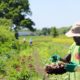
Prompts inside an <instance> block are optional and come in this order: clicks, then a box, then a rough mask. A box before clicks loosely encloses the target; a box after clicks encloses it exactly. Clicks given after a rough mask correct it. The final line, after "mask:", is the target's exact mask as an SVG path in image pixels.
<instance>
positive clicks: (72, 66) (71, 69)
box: [65, 62, 77, 72]
mask: <svg viewBox="0 0 80 80" xmlns="http://www.w3.org/2000/svg"><path fill="white" fill-rule="evenodd" d="M76 66H77V64H76V63H73V62H70V63H68V64H65V69H66V71H68V72H74V70H75V67H76Z"/></svg>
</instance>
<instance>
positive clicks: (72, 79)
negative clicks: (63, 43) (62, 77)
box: [65, 22, 80, 80]
mask: <svg viewBox="0 0 80 80" xmlns="http://www.w3.org/2000/svg"><path fill="white" fill-rule="evenodd" d="M65 35H66V36H67V37H72V38H73V40H74V43H73V44H72V45H71V47H70V49H69V52H68V53H71V62H74V63H76V64H78V65H80V22H77V23H75V24H74V25H73V26H72V27H71V29H70V30H69V31H68V32H67V33H66V34H65ZM79 79H80V72H74V73H70V74H69V80H79Z"/></svg>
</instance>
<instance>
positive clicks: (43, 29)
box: [41, 27, 50, 35]
mask: <svg viewBox="0 0 80 80" xmlns="http://www.w3.org/2000/svg"><path fill="white" fill-rule="evenodd" d="M41 32H42V34H43V35H49V34H50V29H49V28H46V27H44V28H42V30H41Z"/></svg>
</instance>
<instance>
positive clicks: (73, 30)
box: [65, 22, 80, 45]
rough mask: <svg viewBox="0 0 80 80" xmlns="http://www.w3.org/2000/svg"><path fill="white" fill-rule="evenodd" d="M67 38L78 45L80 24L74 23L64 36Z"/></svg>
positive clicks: (79, 43)
mask: <svg viewBox="0 0 80 80" xmlns="http://www.w3.org/2000/svg"><path fill="white" fill-rule="evenodd" d="M65 35H66V36H67V37H73V39H74V41H75V42H76V44H77V45H80V22H77V23H75V24H74V25H73V26H72V28H71V29H70V30H69V31H68V32H67V33H66V34H65Z"/></svg>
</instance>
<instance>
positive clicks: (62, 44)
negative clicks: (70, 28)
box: [20, 36, 73, 80]
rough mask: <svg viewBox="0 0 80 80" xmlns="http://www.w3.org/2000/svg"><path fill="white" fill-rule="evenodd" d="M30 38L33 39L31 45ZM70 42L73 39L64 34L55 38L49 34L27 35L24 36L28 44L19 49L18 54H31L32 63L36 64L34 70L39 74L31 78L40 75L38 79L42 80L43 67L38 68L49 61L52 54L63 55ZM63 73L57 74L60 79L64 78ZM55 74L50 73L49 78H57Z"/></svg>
mask: <svg viewBox="0 0 80 80" xmlns="http://www.w3.org/2000/svg"><path fill="white" fill-rule="evenodd" d="M30 38H32V40H33V44H32V46H29V39H30ZM22 39H23V38H22V37H21V38H20V43H21V42H22ZM72 43H73V39H72V38H67V37H65V36H59V37H56V38H53V37H50V36H28V37H27V38H26V45H28V46H26V49H24V50H21V52H20V55H21V56H22V55H26V56H29V55H31V56H32V58H33V59H34V65H36V68H38V69H36V72H37V73H38V75H39V76H36V77H35V79H33V80H39V79H40V77H41V79H40V80H42V75H44V74H43V73H44V72H43V71H42V70H43V69H41V70H39V69H40V68H39V67H41V68H44V67H45V65H47V64H49V63H51V62H50V60H49V58H50V57H51V56H52V55H53V54H59V55H60V56H61V57H64V56H65V55H66V54H67V52H68V49H69V47H70V45H71V44H72ZM37 65H38V66H37ZM65 75H66V74H64V75H57V76H58V77H60V78H59V79H60V80H66V79H64V78H63V77H64V76H65ZM57 76H56V75H50V77H49V80H53V79H54V80H55V77H56V78H57ZM59 79H58V80H59Z"/></svg>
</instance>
